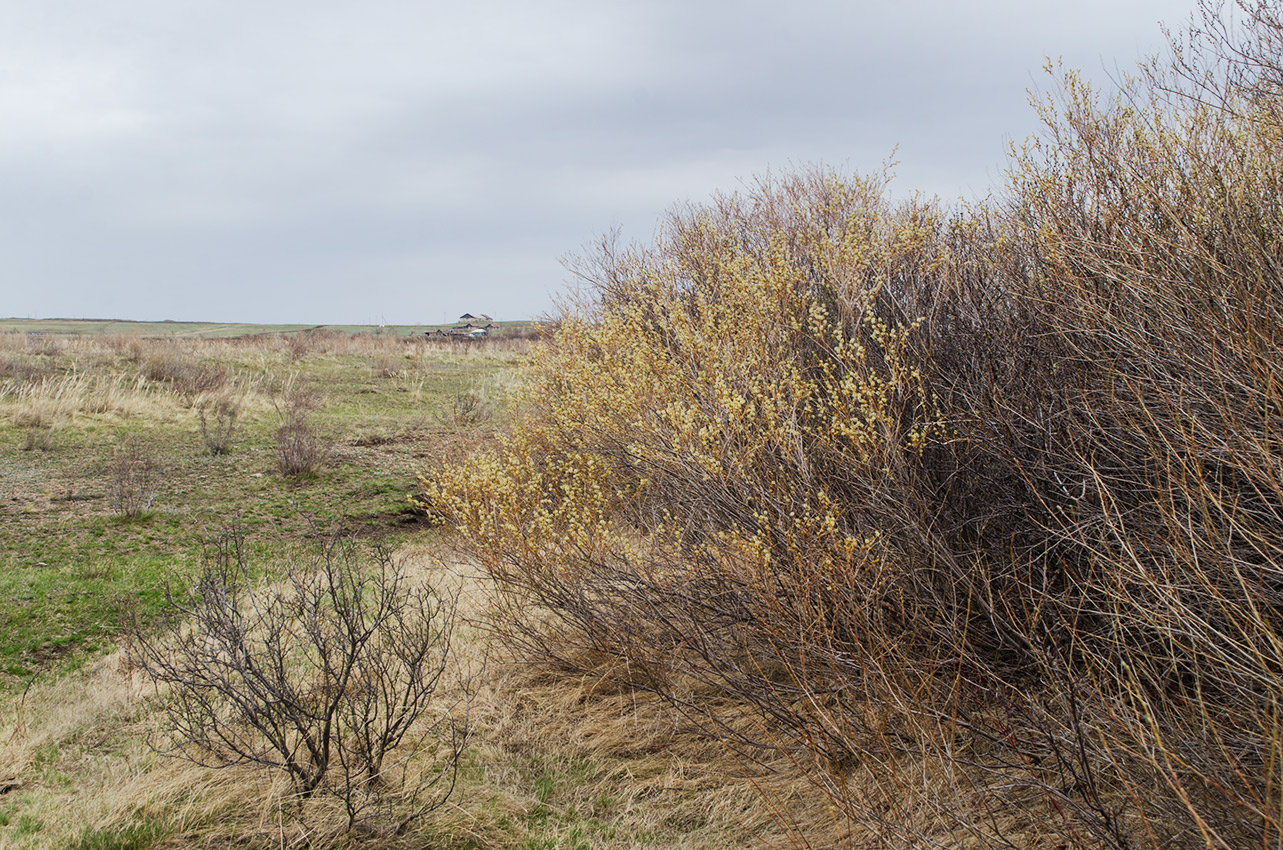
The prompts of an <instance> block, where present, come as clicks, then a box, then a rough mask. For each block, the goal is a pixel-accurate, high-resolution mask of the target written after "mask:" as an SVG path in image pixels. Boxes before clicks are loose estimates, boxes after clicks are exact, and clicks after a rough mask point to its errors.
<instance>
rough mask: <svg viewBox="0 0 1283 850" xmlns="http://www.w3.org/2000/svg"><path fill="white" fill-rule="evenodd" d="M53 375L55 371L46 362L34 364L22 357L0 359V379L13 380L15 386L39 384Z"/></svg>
mask: <svg viewBox="0 0 1283 850" xmlns="http://www.w3.org/2000/svg"><path fill="white" fill-rule="evenodd" d="M53 374H54V370H53V369H52V368H50V367H49V365H47V363H44V362H37V363H33V362H31V361H30V360H28V359H25V358H23V357H20V356H18V357H14V356H6V357H3V358H0V379H9V380H12V381H13V382H14V383H15V384H35V383H39V382H40V381H43V380H45V379H46V378H49V377H52V376H53Z"/></svg>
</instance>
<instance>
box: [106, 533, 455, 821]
mask: <svg viewBox="0 0 1283 850" xmlns="http://www.w3.org/2000/svg"><path fill="white" fill-rule="evenodd" d="M168 600H169V603H170V606H169V607H170V611H171V616H170V621H169V622H168V623H167V624H166V625H165V626H164V627H163V628H161V629H160V630H159V631H143V630H138V631H136V633H135V639H134V641H133V643H132V646H131V653H132V656H133V658H134V660H135V661H136V663H137V664H138V665H139V666H140V667H141V668H142V669H143V670H145V671H146V672H147V673H148V675H149V676H150V677H151V678H152V681H153V682H155V683H156V685H157V687H158V689H159V688H161V687H162V686H163V688H164V689H165V690H164V693H163V697H162V699H161V701H160V705H161V708H162V711H163V712H164V714H165V717H166V719H167V721H168V722H167V726H168V728H169V729H170V730H171V731H172V742H171V743H169V744H168V745H167V746H166V747H165V749H164V751H165V752H168V753H170V754H173V755H178V756H181V757H184V758H187V759H190V760H191V761H193V762H196V763H198V764H201V765H205V766H209V767H213V768H222V767H227V766H230V765H236V764H246V763H251V764H259V765H263V766H266V767H268V768H271V769H273V770H278V771H280V772H282V773H284V774H285V775H287V776H288V777H289V779H290V781H291V783H292V785H293V789H294V793H295V794H296V795H297V797H298V798H299V799H300V800H302V799H306V798H309V797H313V796H315V795H317V794H327V795H333V796H335V797H337V798H338V799H340V800H341V801H342V802H343V805H344V807H345V810H346V813H347V818H348V828H349V829H350V828H352V827H354V826H356V825H358V824H359V825H361V826H363V827H365V828H372V829H376V830H378V831H387V832H397V831H400V830H403V829H404V828H405V827H406V826H407V825H408V824H409V823H410V822H411V821H413V820H414V819H416V818H418V817H420V816H422V815H423V814H425V813H427V812H428V811H431V810H432V809H434V808H436V807H438V806H440V805H441V804H442V803H444V802H445V800H446V798H447V797H448V796H449V794H450V793H451V791H452V789H453V787H454V778H455V772H456V770H457V767H458V762H459V757H460V755H461V754H462V752H463V747H464V744H465V741H466V739H467V731H468V726H467V719H466V712H465V713H464V715H462V716H461V715H460V714H459V712H458V711H455V710H445V711H433V712H432V714H433V717H432V718H431V719H429V718H428V717H427V716H426V715H427V713H428V711H429V708H430V706H431V707H433V708H434V709H435V708H442V707H441V706H433V705H432V704H433V701H434V699H436V698H437V697H438V689H439V687H440V686H442V685H443V684H444V683H445V681H446V677H447V670H448V669H449V664H450V658H451V654H450V649H451V639H452V636H453V633H454V625H455V599H454V598H453V597H450V596H448V595H443V594H441V593H439V592H437V591H436V590H435V589H433V588H432V587H429V586H427V585H418V584H413V583H412V582H411V580H410V578H409V577H408V576H407V574H406V570H405V567H404V565H403V563H402V562H401V561H398V560H396V559H395V558H393V557H392V556H391V555H390V554H389V553H388V552H386V551H382V550H380V551H378V552H377V553H376V557H375V564H374V566H373V568H367V567H365V566H363V565H362V564H361V563H360V559H359V558H358V555H357V551H356V547H355V544H353V543H352V542H351V541H348V540H343V539H338V538H336V539H332V540H330V541H329V542H328V543H327V544H325V545H324V547H323V550H322V552H321V555H320V557H319V558H318V559H317V560H316V561H315V562H314V563H312V564H309V565H307V566H305V567H292V568H291V569H290V570H289V571H288V573H287V575H286V577H285V580H284V581H283V582H281V583H279V584H277V585H260V584H258V583H257V582H255V581H254V579H252V578H251V569H250V565H249V563H248V560H247V558H246V551H245V541H244V538H243V536H242V535H240V534H238V533H228V534H224V535H223V536H222V537H220V538H219V539H218V540H217V541H215V542H214V543H213V544H212V545H211V546H210V547H209V548H208V550H207V551H206V553H205V557H204V559H203V563H202V565H201V568H200V570H199V572H197V573H196V574H195V575H193V576H191V578H190V580H189V582H188V584H187V586H186V587H179V588H171V589H170V591H169V593H168ZM465 692H466V688H465ZM445 708H447V709H459V708H460V706H453V707H445Z"/></svg>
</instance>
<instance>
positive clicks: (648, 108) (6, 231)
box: [0, 0, 1189, 323]
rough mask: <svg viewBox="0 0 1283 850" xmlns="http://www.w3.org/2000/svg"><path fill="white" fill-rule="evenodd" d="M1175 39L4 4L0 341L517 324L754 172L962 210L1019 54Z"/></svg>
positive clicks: (564, 16)
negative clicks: (23, 325) (624, 247)
mask: <svg viewBox="0 0 1283 850" xmlns="http://www.w3.org/2000/svg"><path fill="white" fill-rule="evenodd" d="M1188 10H1189V6H1188V4H1187V3H1186V2H1181V3H1177V2H1175V0H1136V2H1130V3H1127V4H1119V3H1114V2H1104V0H1081V2H1066V0H1055V2H1043V3H1036V4H1035V3H1028V2H1018V0H978V2H968V3H959V2H956V0H950V2H946V0H907V2H905V3H900V4H887V3H872V2H836V0H835V1H834V2H825V0H803V2H797V3H792V4H788V5H787V6H786V5H785V4H781V3H778V2H755V1H754V2H729V0H727V2H705V3H692V2H689V0H688V2H684V3H683V2H675V0H648V2H641V0H635V2H626V3H618V4H608V3H600V2H587V0H555V2H540V3H537V4H532V3H517V2H514V0H484V2H473V3H469V4H457V3H454V4H446V3H441V2H427V3H425V2H409V0H374V2H366V3H363V4H360V5H359V6H358V5H357V4H353V3H346V2H338V0H312V1H311V2H306V3H305V2H301V1H300V0H275V2H272V3H260V4H251V3H247V2H244V0H222V1H221V2H210V1H209V0H194V1H193V2H184V3H181V4H178V3H172V2H167V0H118V2H114V3H111V4H102V3H95V2H91V0H43V2H41V3H38V4H36V3H24V2H19V0H4V2H0V115H3V116H4V120H3V121H2V122H0V180H2V181H3V182H0V185H3V186H4V187H5V191H4V192H3V193H0V273H2V274H3V276H4V278H3V279H4V281H5V283H4V285H3V288H0V293H3V295H4V298H3V301H2V302H0V313H7V314H13V315H41V316H48V315H112V316H120V317H126V318H144V319H157V318H179V319H208V320H227V321H237V320H240V321H300V322H317V323H320V322H345V321H356V322H361V321H369V320H377V319H380V318H383V319H386V320H387V321H392V322H418V321H439V320H441V319H442V318H443V317H449V316H454V315H458V314H459V313H461V312H463V311H464V310H472V311H478V310H483V311H485V312H487V313H491V314H492V315H497V316H500V317H507V318H517V317H523V316H532V315H537V314H539V313H541V312H543V311H544V310H546V309H547V308H548V307H549V305H550V297H551V295H552V293H555V292H557V291H559V290H560V289H561V288H562V284H563V281H564V280H565V279H566V274H565V273H564V272H563V271H562V270H561V268H560V267H559V265H558V263H557V258H558V257H559V256H560V255H562V254H564V253H566V252H567V251H571V250H573V249H575V247H576V246H578V245H580V244H582V243H584V242H585V241H587V240H589V239H590V238H591V237H592V236H593V235H594V234H596V233H599V232H601V231H603V230H605V229H607V228H609V227H611V226H612V225H622V226H623V228H624V231H625V236H627V237H632V238H639V239H645V238H647V237H649V236H650V234H651V231H652V228H653V223H654V221H655V220H656V218H657V216H658V215H659V214H660V213H662V211H663V210H664V209H665V208H666V207H668V206H669V205H670V204H672V203H674V202H678V201H682V200H684V199H700V198H703V197H706V196H707V194H708V193H709V192H711V191H713V190H716V189H733V188H735V186H736V185H737V182H736V181H737V179H738V178H746V177H750V176H751V175H753V174H755V173H759V172H761V171H763V170H765V169H767V168H775V169H780V168H787V167H789V166H790V164H801V163H807V162H815V161H823V162H826V163H829V164H833V165H839V166H847V167H850V168H853V169H856V170H863V171H871V170H876V169H877V168H878V167H879V166H880V165H881V163H882V162H883V161H884V160H886V159H887V158H888V157H889V156H890V155H891V153H892V151H893V150H896V151H897V154H896V155H897V159H898V160H899V162H900V164H899V166H898V167H897V169H896V171H897V174H898V179H897V182H896V184H895V185H896V186H897V191H908V190H910V189H921V190H924V191H926V192H927V193H930V194H939V195H942V196H944V197H953V196H956V195H966V196H975V195H981V194H983V193H985V192H986V191H988V190H989V188H990V187H991V186H993V185H995V184H996V183H997V182H998V181H999V180H1000V178H1001V174H1000V169H1001V165H1002V159H1003V155H1004V150H1005V145H1006V143H1007V141H1008V140H1010V139H1012V138H1021V137H1023V136H1025V135H1027V134H1028V133H1030V132H1032V131H1033V130H1034V129H1035V122H1034V118H1033V114H1032V111H1031V110H1030V109H1029V108H1028V106H1027V105H1026V104H1025V100H1026V94H1025V91H1026V89H1027V88H1028V87H1029V86H1031V85H1036V84H1038V83H1039V81H1040V80H1041V75H1040V73H1039V68H1040V66H1041V64H1042V61H1043V57H1044V56H1045V55H1047V54H1051V55H1053V56H1058V55H1060V56H1064V57H1065V59H1066V62H1067V63H1068V64H1070V65H1077V66H1082V67H1084V68H1085V69H1086V70H1087V71H1088V72H1089V74H1090V75H1091V76H1093V77H1095V78H1097V79H1103V78H1104V77H1105V76H1106V73H1107V69H1108V68H1110V67H1112V66H1113V64H1114V63H1115V62H1116V63H1117V64H1118V65H1120V66H1122V67H1124V68H1126V67H1130V66H1131V65H1133V64H1134V62H1135V60H1136V59H1137V58H1138V57H1139V56H1140V55H1141V54H1142V53H1144V52H1147V51H1152V50H1155V49H1158V48H1159V47H1160V46H1161V44H1162V38H1161V33H1160V32H1159V29H1158V26H1157V22H1158V21H1159V20H1166V21H1168V22H1169V23H1172V24H1179V23H1180V22H1181V20H1182V19H1183V18H1184V17H1186V15H1187V14H1188ZM897 146H898V148H897Z"/></svg>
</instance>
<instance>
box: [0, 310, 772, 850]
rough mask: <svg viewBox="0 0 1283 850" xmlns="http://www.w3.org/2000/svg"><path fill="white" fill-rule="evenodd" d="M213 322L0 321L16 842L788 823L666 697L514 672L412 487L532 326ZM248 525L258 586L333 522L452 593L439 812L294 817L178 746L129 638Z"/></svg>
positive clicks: (420, 580)
mask: <svg viewBox="0 0 1283 850" xmlns="http://www.w3.org/2000/svg"><path fill="white" fill-rule="evenodd" d="M42 330H48V328H47V327H46V328H42ZM210 336H211V338H208V339H201V338H186V339H172V338H146V337H142V336H141V335H139V334H129V335H119V334H77V335H66V334H60V333H40V334H29V333H27V332H21V333H19V332H10V333H7V334H3V335H0V480H3V483H4V496H3V501H2V502H0V665H2V667H0V847H6V848H7V847H14V848H27V847H30V848H35V847H77V848H144V847H198V846H200V847H204V846H219V845H224V844H226V845H230V844H236V845H237V846H264V847H266V846H272V847H280V846H304V845H307V846H346V845H347V844H349V843H351V842H353V841H356V840H358V839H359V838H360V836H361V835H363V834H373V835H376V836H378V840H379V846H401V845H402V844H403V845H404V846H424V845H425V843H426V844H428V845H430V846H434V847H530V848H536V847H538V848H543V847H547V848H552V847H585V848H586V847H604V846H611V847H617V846H624V847H628V846H636V847H648V846H649V847H670V846H687V847H722V846H728V847H729V846H738V845H739V844H741V843H742V841H743V840H745V837H746V836H748V835H751V834H752V833H755V832H761V833H763V834H770V833H771V832H772V831H774V830H776V829H777V827H776V826H775V824H774V821H773V819H772V818H771V817H770V815H769V813H768V812H767V811H766V810H763V809H762V808H761V805H760V798H759V796H758V794H757V792H756V791H755V790H754V788H753V786H752V785H751V784H750V783H746V782H742V781H741V782H736V781H731V779H730V778H729V776H728V772H729V773H736V774H738V773H739V771H738V770H737V769H736V768H735V766H734V764H733V762H727V761H726V760H725V758H724V754H722V753H721V751H720V748H718V747H717V746H716V745H715V744H713V743H712V742H710V741H708V740H702V741H701V740H698V739H683V738H682V737H681V735H680V734H679V729H678V727H677V726H676V725H675V717H674V715H673V714H672V713H671V711H669V710H668V709H667V708H666V707H664V706H663V705H662V704H661V703H660V702H659V701H657V700H655V699H653V698H647V697H646V696H644V695H632V694H628V695H625V694H624V693H623V692H621V691H619V689H618V688H616V687H614V686H613V685H610V684H609V683H608V682H607V683H606V684H604V685H603V684H602V682H600V681H597V680H596V679H595V678H584V677H582V676H577V675H576V676H568V677H560V676H549V675H548V672H547V671H546V670H544V671H541V672H531V671H529V670H527V669H526V668H524V667H522V666H515V665H513V664H512V663H510V661H506V660H505V658H507V657H508V656H505V654H504V651H503V650H501V649H500V648H498V647H497V646H495V645H494V644H493V641H492V639H491V636H490V629H489V628H487V627H486V623H487V619H488V618H489V617H490V616H492V611H491V607H490V606H491V604H492V602H491V598H492V588H491V587H490V583H489V580H488V579H486V578H483V576H482V575H480V573H479V571H478V570H476V569H474V568H472V567H471V566H469V562H468V561H466V560H464V559H461V557H460V556H459V555H458V553H457V552H456V551H455V546H454V544H453V542H452V536H451V534H450V533H449V532H447V531H444V530H441V529H437V528H434V527H433V526H432V524H431V523H430V522H429V521H428V520H427V518H426V517H425V514H424V511H423V510H421V509H419V508H416V507H415V506H414V505H413V504H411V501H410V497H411V495H413V494H414V493H415V492H416V491H417V488H418V487H419V484H418V482H417V480H416V476H417V475H418V474H419V473H420V472H421V471H424V470H427V469H431V468H433V467H434V466H437V465H440V464H451V463H459V462H461V461H462V459H463V458H465V457H466V456H467V454H468V452H470V451H472V450H474V449H475V448H476V447H477V446H478V445H480V444H483V443H484V442H486V441H487V440H488V439H490V434H491V432H492V431H493V430H494V429H495V428H496V427H498V426H499V425H500V424H501V423H502V422H503V421H504V419H505V417H506V415H507V414H506V399H507V396H508V395H509V392H510V390H511V389H512V387H513V386H514V385H515V383H516V382H517V381H518V379H519V378H518V374H517V369H518V368H519V367H520V365H521V364H522V363H523V362H524V360H525V358H526V356H527V351H528V349H529V342H528V341H524V340H520V339H518V340H507V341H505V340H503V339H501V338H500V339H494V340H491V341H489V342H486V343H480V344H478V343H469V344H453V345H452V344H445V343H437V344H430V343H426V342H423V341H419V340H413V339H411V340H407V339H406V338H404V337H402V338H396V337H392V336H390V335H389V336H372V335H369V334H365V335H356V336H354V335H349V334H341V333H337V332H316V331H312V332H308V333H304V334H301V335H295V336H279V335H270V336H260V337H254V338H224V337H223V336H222V335H221V334H219V333H217V329H214V333H212V334H211V335H210ZM233 529H235V530H238V531H237V532H236V533H237V539H239V540H241V541H243V545H244V551H245V560H246V562H247V564H248V570H249V572H250V573H251V574H252V575H251V581H252V582H253V583H254V586H256V587H269V588H270V587H275V586H279V582H280V581H281V580H282V579H283V577H285V576H286V575H287V574H289V573H290V571H291V569H292V568H295V567H298V566H299V565H303V566H307V565H309V564H312V563H313V562H314V561H315V560H316V559H317V557H318V553H319V552H320V551H321V550H322V547H323V546H325V545H326V544H327V542H330V543H332V535H336V534H338V535H343V536H345V537H346V539H348V540H352V541H355V546H356V549H355V554H356V556H357V557H359V558H361V559H362V563H370V564H372V563H373V562H374V559H375V552H376V547H381V549H382V550H385V551H388V552H391V553H392V554H393V557H394V559H395V561H396V563H397V564H399V565H400V569H401V570H402V571H403V573H404V575H405V576H406V578H407V581H409V582H411V583H412V584H415V585H417V586H432V587H435V588H439V589H441V590H442V592H443V593H447V592H456V593H458V594H460V595H459V604H458V622H457V624H456V626H455V631H454V642H453V647H452V649H453V653H452V656H451V658H450V661H449V670H448V671H447V672H446V678H447V680H448V681H445V682H443V684H442V685H441V686H440V687H439V689H438V692H437V693H436V694H434V695H433V699H432V702H431V704H430V705H429V706H428V709H429V710H428V711H427V712H426V715H425V716H428V715H431V716H436V715H440V714H441V713H442V712H444V713H445V714H447V715H449V716H450V719H451V722H454V721H455V720H456V719H459V718H462V719H463V720H466V727H467V730H468V732H469V738H468V746H467V748H466V749H465V750H464V751H463V752H462V755H461V758H460V760H459V764H458V771H457V774H452V776H451V781H452V782H454V783H456V787H455V788H454V790H453V793H452V794H451V795H450V796H449V799H448V801H447V802H446V804H445V805H444V806H442V807H441V808H439V809H437V810H436V811H433V812H431V813H430V814H429V815H428V816H426V817H422V818H419V819H417V820H415V821H414V822H413V823H412V824H410V825H409V826H408V827H407V828H405V829H403V830H402V833H401V834H400V835H399V836H388V835H386V834H385V833H386V831H387V830H386V829H376V828H375V827H374V826H367V827H363V829H364V832H363V831H362V830H356V831H349V830H348V828H347V827H348V825H349V821H348V819H347V817H346V815H345V813H344V811H343V806H342V805H341V803H340V802H336V798H335V797H333V796H326V797H324V798H323V799H317V800H314V801H309V804H308V805H306V806H305V805H303V804H301V803H299V802H298V801H297V800H296V799H295V797H294V794H293V790H292V788H291V786H290V784H289V783H288V781H286V780H285V777H284V775H283V774H282V773H281V772H280V771H278V770H273V769H271V768H270V767H265V766H264V765H261V764H259V765H254V764H248V765H236V766H231V767H226V768H223V769H213V768H209V767H201V766H198V765H196V764H193V763H192V762H191V761H188V760H184V759H181V758H172V757H169V756H166V755H163V754H161V752H160V750H163V749H166V748H169V747H171V746H172V744H173V739H174V736H173V732H174V728H173V725H172V723H171V722H170V718H169V717H168V716H167V715H166V714H165V711H164V708H163V706H164V705H165V704H166V702H165V701H166V699H168V698H170V697H167V696H165V694H166V693H167V691H166V689H165V688H163V687H162V689H161V692H160V695H159V696H158V694H157V691H156V689H155V688H154V687H153V686H152V685H151V684H150V683H149V682H150V679H149V677H148V675H147V673H146V671H145V670H143V669H140V663H139V661H138V659H137V658H136V657H134V656H133V655H131V653H129V652H127V651H126V650H125V647H126V645H127V644H129V642H130V639H129V635H130V634H131V632H132V631H133V630H138V631H139V632H140V633H142V634H145V635H155V634H159V633H160V632H161V631H162V630H163V619H164V615H165V614H166V613H167V612H168V611H170V610H172V605H173V602H172V601H167V598H166V591H167V589H168V590H170V591H172V592H174V593H176V594H177V595H179V596H181V594H182V593H183V591H184V589H185V588H186V587H187V586H188V584H187V583H188V582H190V581H191V580H193V576H196V575H197V574H199V572H200V567H201V565H202V563H204V562H205V561H206V560H207V556H208V555H209V553H210V551H211V547H212V546H214V545H216V543H217V542H218V539H219V537H220V535H226V534H227V533H228V532H229V531H232V530H233ZM225 539H226V538H225ZM438 719H439V718H438ZM424 722H426V720H425V721H424ZM459 728H462V726H460V727H459ZM412 737H413V736H412ZM679 739H680V741H681V742H680V744H677V745H676V746H675V742H677V741H679ZM421 745H422V742H420V749H422V746H421ZM710 748H711V749H710ZM425 752H426V751H425ZM416 757H418V758H421V759H422V760H424V761H425V763H426V764H428V765H429V766H431V764H432V756H431V755H424V756H419V755H417V751H416ZM396 842H401V844H397V843H396Z"/></svg>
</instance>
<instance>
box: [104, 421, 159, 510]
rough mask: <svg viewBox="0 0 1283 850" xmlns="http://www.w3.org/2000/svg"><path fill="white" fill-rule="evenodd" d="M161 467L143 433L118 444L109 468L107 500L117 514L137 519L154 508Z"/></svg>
mask: <svg viewBox="0 0 1283 850" xmlns="http://www.w3.org/2000/svg"><path fill="white" fill-rule="evenodd" d="M159 471H160V469H159V465H158V464H157V462H156V459H155V457H154V456H153V454H152V451H151V449H150V448H149V447H148V446H147V444H146V443H145V442H144V441H143V439H142V438H141V437H138V436H132V437H128V438H126V439H125V440H123V441H122V442H121V443H120V444H119V445H118V446H117V447H116V450H115V452H114V454H113V455H112V458H111V461H110V464H109V466H108V472H107V474H108V481H107V503H108V504H110V505H111V508H112V510H114V511H115V512H116V514H117V516H120V517H123V518H125V519H137V518H139V517H141V516H143V515H145V514H146V513H147V512H148V511H149V510H151V506H152V503H153V502H154V501H155V499H156V488H157V478H158V475H159Z"/></svg>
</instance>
